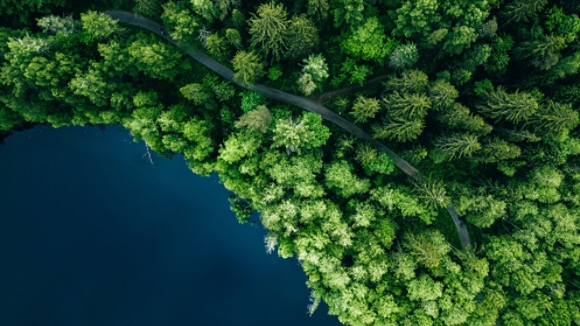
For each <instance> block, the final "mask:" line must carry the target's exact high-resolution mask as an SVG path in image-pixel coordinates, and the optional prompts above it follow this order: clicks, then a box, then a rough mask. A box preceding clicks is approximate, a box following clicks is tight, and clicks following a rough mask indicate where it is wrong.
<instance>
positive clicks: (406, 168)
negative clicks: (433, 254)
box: [105, 10, 471, 249]
mask: <svg viewBox="0 0 580 326" xmlns="http://www.w3.org/2000/svg"><path fill="white" fill-rule="evenodd" d="M105 14H106V15H109V16H110V17H111V18H113V19H116V20H118V21H119V22H121V23H126V24H130V25H133V26H138V27H142V28H145V29H147V30H149V31H151V32H153V33H155V34H156V35H158V36H160V37H161V38H163V39H165V40H166V41H167V42H169V43H171V44H173V45H175V46H177V47H179V48H180V49H181V50H183V51H184V52H185V53H187V54H188V55H189V56H191V57H192V58H194V59H195V60H197V61H198V62H199V63H201V64H203V65H204V66H206V67H207V68H209V69H210V70H212V71H214V72H215V73H217V74H218V75H220V76H222V77H224V78H225V79H227V80H229V81H230V82H232V83H234V84H236V85H238V86H240V87H242V88H245V89H248V90H251V91H254V92H258V93H260V94H262V95H264V96H266V97H269V98H271V99H274V100H278V101H281V102H284V103H288V104H292V105H296V106H298V107H300V108H303V109H305V110H308V111H311V112H315V113H318V114H319V115H320V116H321V117H322V118H324V119H325V120H328V121H330V122H332V123H334V124H335V125H337V126H339V127H341V128H342V129H344V130H346V131H348V132H350V133H352V134H354V135H355V136H357V137H358V138H359V139H361V140H365V141H369V142H371V143H372V144H373V145H374V146H375V147H377V148H378V149H380V150H382V151H383V152H385V153H386V154H387V155H389V156H390V157H391V158H392V159H393V160H394V161H395V165H396V166H397V167H398V168H399V169H401V170H402V171H403V172H405V174H407V175H408V176H409V177H411V178H417V177H418V176H419V171H418V170H417V169H416V168H415V167H413V166H412V165H411V164H409V163H408V162H407V161H405V160H403V159H402V158H401V157H400V156H399V155H397V154H396V153H395V152H393V151H392V150H391V149H390V148H388V147H387V146H385V145H384V144H382V143H381V142H380V141H378V140H376V139H374V138H373V137H372V136H371V135H370V134H368V133H367V132H365V131H364V130H362V129H361V128H359V127H357V126H355V125H354V124H352V123H351V122H349V121H348V120H346V119H345V118H343V117H342V116H340V115H338V114H336V113H335V112H333V111H331V110H330V109H328V108H326V107H325V106H323V105H322V104H321V101H323V100H324V99H325V98H328V97H332V96H335V95H338V94H341V93H344V92H346V91H350V90H355V89H360V88H362V87H361V86H358V85H357V86H353V87H346V88H344V89H339V90H336V91H332V92H327V93H322V94H318V95H317V96H315V97H314V98H306V97H302V96H297V95H293V94H289V93H286V92H282V91H280V90H277V89H274V88H270V87H267V86H263V85H252V86H247V85H244V84H243V83H242V82H241V81H238V80H236V79H234V72H233V71H232V70H230V69H228V68H227V67H225V66H224V65H222V64H221V63H219V62H217V61H216V60H214V59H212V58H211V57H210V56H208V55H207V54H205V53H204V52H202V51H201V50H198V49H196V50H189V49H186V48H184V47H182V46H180V45H179V44H178V43H177V41H176V40H174V39H173V38H172V37H171V36H170V35H169V32H168V30H167V29H166V28H165V27H163V26H161V25H160V24H158V23H156V22H154V21H152V20H150V19H148V18H145V17H142V16H139V15H136V14H133V13H130V12H125V11H118V10H111V11H106V12H105ZM387 77H388V76H387V75H384V76H379V77H375V79H377V80H375V79H372V80H370V81H369V82H367V83H366V84H365V85H368V84H370V83H374V82H377V81H379V80H382V79H385V78H387ZM323 97H324V98H323ZM447 211H448V212H449V215H451V217H452V218H453V222H454V223H455V227H456V228H457V233H458V234H459V239H460V240H461V246H462V247H463V249H467V247H468V246H470V245H471V240H470V238H469V232H468V231H467V226H466V225H465V222H463V220H462V219H461V218H460V217H459V215H458V214H457V212H456V211H455V207H454V206H452V205H448V206H447Z"/></svg>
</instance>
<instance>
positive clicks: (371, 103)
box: [350, 96, 381, 123]
mask: <svg viewBox="0 0 580 326" xmlns="http://www.w3.org/2000/svg"><path fill="white" fill-rule="evenodd" d="M380 109H381V105H380V104H379V100H378V99H376V98H365V97H362V96H359V97H358V98H357V99H356V102H355V103H354V105H353V107H352V112H350V114H351V115H352V116H353V117H354V121H355V122H363V123H364V122H367V120H368V119H372V118H374V117H375V116H376V114H377V113H378V112H379V110H380Z"/></svg>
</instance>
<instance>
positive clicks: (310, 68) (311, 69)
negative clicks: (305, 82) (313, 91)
mask: <svg viewBox="0 0 580 326" xmlns="http://www.w3.org/2000/svg"><path fill="white" fill-rule="evenodd" d="M304 63H305V65H304V67H302V71H303V72H304V73H305V74H309V75H311V76H312V79H313V80H314V81H316V82H318V83H320V82H323V81H324V80H326V78H328V65H327V64H326V60H325V59H324V57H323V56H322V54H318V55H314V54H312V55H310V56H308V58H307V59H304Z"/></svg>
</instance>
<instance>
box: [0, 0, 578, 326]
mask: <svg viewBox="0 0 580 326" xmlns="http://www.w3.org/2000/svg"><path fill="white" fill-rule="evenodd" d="M83 6H93V7H92V8H101V7H102V8H105V7H107V8H108V7H110V3H109V2H106V3H105V2H102V1H90V2H89V3H86V4H85V5H83ZM118 6H119V7H121V8H124V10H131V7H134V8H135V9H134V10H136V11H137V12H138V13H140V14H142V15H146V16H149V17H151V18H152V19H154V20H157V21H162V23H163V25H164V26H165V27H166V28H168V30H169V33H170V36H171V37H173V38H174V39H175V40H177V41H178V46H177V47H176V46H175V45H174V44H172V43H171V42H166V41H165V40H164V39H163V38H159V37H158V36H155V35H154V34H153V33H150V32H149V31H145V32H144V33H143V32H141V33H140V32H139V29H138V27H131V28H127V29H121V28H120V24H119V23H117V22H115V21H114V20H112V19H110V18H109V17H108V16H104V15H102V14H98V13H96V12H94V11H91V12H88V13H87V12H84V13H82V11H84V9H82V8H81V7H78V4H74V6H73V3H72V2H69V1H66V2H65V1H59V0H57V1H49V2H47V1H36V0H27V1H20V2H14V1H12V0H7V1H3V2H2V3H1V4H0V12H2V13H3V14H4V15H3V17H5V18H6V19H5V20H4V23H3V26H6V27H7V28H0V130H10V129H12V128H18V126H20V125H27V124H30V123H50V124H52V125H53V126H62V125H70V124H75V125H85V124H88V123H90V124H102V123H107V124H122V125H123V126H125V127H126V128H127V129H129V130H130V132H131V133H132V135H133V137H134V138H135V139H136V140H143V141H145V142H146V144H147V146H148V147H149V148H151V149H152V150H155V151H158V152H159V153H161V154H165V155H171V154H172V153H182V154H183V155H184V157H185V159H186V161H187V164H188V166H189V168H190V169H192V170H193V171H194V172H195V173H198V174H202V175H211V174H212V173H215V172H217V173H218V174H219V177H220V179H221V181H222V182H223V184H224V186H225V187H226V188H227V189H230V190H231V191H233V192H234V193H235V195H234V196H232V197H231V198H230V202H231V207H232V210H234V211H235V212H236V213H237V216H238V220H239V222H240V223H246V222H247V221H249V218H250V215H251V212H252V209H253V208H255V209H256V210H257V211H258V213H259V214H260V220H261V222H262V224H263V225H264V226H265V227H266V228H267V230H268V236H267V237H266V239H265V244H266V250H267V251H274V250H276V248H277V249H278V254H279V255H280V256H281V257H285V258H288V257H292V256H294V255H296V257H297V258H298V262H299V263H300V265H301V266H302V268H303V270H304V272H305V274H306V275H307V278H308V281H307V285H308V286H309V287H310V288H311V290H312V306H311V307H309V311H310V312H313V309H315V307H316V305H317V304H318V303H319V302H320V301H324V302H326V303H327V304H328V307H329V312H330V313H331V314H335V315H337V316H338V318H339V320H340V321H342V322H343V323H347V324H349V325H356V326H359V325H360V326H363V325H391V326H392V325H431V326H433V325H437V326H453V325H471V326H490V325H493V324H494V323H495V322H496V321H497V322H498V323H501V324H502V325H508V326H509V325H522V326H527V325H541V326H544V325H546V326H547V325H552V324H553V325H557V326H559V325H571V324H574V323H577V324H579V323H580V310H579V309H578V306H579V304H580V292H578V291H577V289H576V287H577V286H580V284H577V283H578V282H577V281H576V279H577V278H578V277H579V276H580V272H579V270H580V259H579V258H578V257H579V253H580V249H579V245H580V236H579V232H580V220H579V218H578V216H579V215H580V210H579V208H578V207H579V205H580V182H579V181H580V160H579V159H578V157H579V155H580V138H579V134H578V124H579V117H578V110H577V109H578V107H579V105H580V87H578V86H577V84H578V81H579V77H578V71H579V69H580V52H579V51H578V35H579V33H580V18H578V13H577V12H576V9H577V8H576V7H577V3H575V2H565V1H547V0H512V1H500V0H493V1H465V0H453V1H434V0H411V1H398V0H330V1H329V0H308V1H306V0H302V1H298V2H289V1H282V2H281V1H274V2H268V1H254V2H246V3H241V2H238V1H234V0H194V1H176V2H166V1H157V0H137V1H132V2H131V1H122V2H121V3H119V4H118ZM284 6H286V7H284ZM67 8H73V9H74V10H73V11H72V12H70V13H67V15H68V14H70V15H71V16H54V15H60V14H62V13H63V12H67V10H69V9H67ZM63 10H64V11H63ZM252 11H255V13H254V14H252ZM490 12H491V13H493V14H494V15H496V16H495V17H494V16H490ZM51 14H52V16H49V15H51ZM41 17H43V18H41ZM71 17H76V18H80V19H79V20H78V21H75V20H74V19H73V18H71ZM246 17H249V18H250V19H248V20H246ZM81 25H82V26H81ZM23 26H24V27H26V29H20V28H21V27H23ZM41 30H42V32H41ZM36 31H38V32H39V33H38V34H35V32H36ZM40 32H41V33H40ZM321 36H323V37H321ZM182 49H187V50H188V51H190V52H191V53H193V54H194V56H196V54H200V53H198V52H196V51H200V50H199V49H203V51H206V52H207V53H208V54H209V55H210V56H211V57H213V58H215V59H217V60H219V61H221V62H226V64H225V66H220V65H217V66H214V65H213V63H212V64H210V67H209V68H210V69H206V67H203V66H202V65H200V64H197V63H192V62H193V61H191V60H190V59H189V58H188V57H187V56H186V55H185V52H183V51H182ZM196 49H197V50H196ZM231 51H238V52H237V54H236V55H235V56H234V58H233V60H231V62H230V63H231V67H233V70H235V78H236V80H239V81H241V82H242V83H243V84H244V85H245V86H249V85H252V84H254V83H257V82H258V81H259V79H260V78H261V77H263V76H265V75H267V76H268V78H269V81H270V83H269V84H270V85H268V86H269V87H270V88H271V90H268V91H269V92H270V91H271V92H273V93H276V94H280V93H277V92H278V91H282V90H284V91H288V92H291V93H296V92H302V93H303V94H306V95H308V94H312V93H314V92H318V91H319V92H320V93H321V94H320V96H318V95H317V96H312V97H309V98H300V99H299V100H300V101H301V103H309V101H310V103H313V104H314V105H315V106H316V107H318V105H328V106H329V107H330V109H332V110H333V111H334V112H336V113H337V114H339V115H342V116H343V117H345V118H353V120H354V121H355V122H356V123H359V124H361V125H360V127H361V129H362V130H363V131H366V132H369V131H370V132H372V134H373V137H374V138H376V139H381V140H382V139H384V140H387V142H384V145H386V146H389V147H390V148H392V150H393V151H394V152H395V153H396V154H399V155H401V157H402V158H403V159H404V160H406V161H407V162H409V163H410V164H413V165H414V167H409V166H406V165H405V162H403V161H401V160H399V159H398V158H397V157H396V156H395V155H392V153H391V152H389V151H383V148H382V147H381V146H377V147H374V146H372V144H374V145H378V144H377V142H376V141H374V140H373V141H372V142H371V141H370V139H368V136H366V135H364V134H361V133H360V131H359V130H358V129H355V130H353V132H354V134H351V133H348V132H345V131H343V130H342V129H340V128H338V127H337V126H334V125H329V124H328V123H327V122H324V121H323V118H322V116H320V115H318V114H316V113H314V112H307V113H302V111H301V108H299V107H295V106H292V105H289V104H288V103H284V104H276V103H275V102H276V100H275V99H268V100H266V98H265V97H264V95H262V94H260V93H259V92H262V91H263V88H261V87H256V88H252V89H253V90H256V92H254V91H250V90H246V91H243V92H241V93H240V94H239V95H240V96H234V95H235V94H236V86H235V85H233V84H232V83H231V82H230V81H226V80H223V79H222V77H220V75H218V74H216V73H215V72H214V71H216V69H217V70H218V71H221V73H220V74H221V75H224V72H225V75H228V74H229V72H228V71H227V70H225V69H226V68H228V67H229V66H230V63H228V62H227V61H229V60H230V59H231V57H230V56H231V55H232V54H233V52H231ZM202 56H203V55H202ZM268 61H269V62H270V63H272V62H273V61H280V62H279V63H278V64H276V65H273V66H268V67H266V64H265V62H268ZM386 64H389V67H387V66H386ZM411 67H412V69H409V68H411ZM391 68H394V69H391ZM395 69H396V70H395ZM212 70H213V71H212ZM373 74H374V75H373ZM371 76H372V77H371ZM329 78H330V79H329ZM327 80H329V81H330V83H327V82H326V81H327ZM356 84H358V85H360V86H361V87H359V86H358V85H356ZM276 87H279V88H280V90H277V89H276ZM258 91H259V92H258ZM271 94H272V93H269V97H271ZM282 95H283V96H288V95H286V94H282ZM317 100H318V101H317ZM266 105H267V106H266ZM301 107H308V106H307V105H305V106H301ZM268 108H270V109H268ZM351 108H352V111H349V110H350V109H351ZM347 113H348V114H347ZM324 116H325V118H328V116H326V115H324ZM290 117H296V118H290ZM338 123H339V124H341V126H345V127H346V128H347V129H348V128H349V125H348V123H347V122H346V121H345V120H342V119H338ZM331 131H332V136H333V137H332V138H331V137H330V136H331ZM335 136H336V137H335ZM357 136H358V137H357ZM360 139H362V140H363V141H360ZM390 141H392V142H393V143H390ZM387 153H388V155H387ZM395 163H396V164H395ZM397 167H403V168H404V169H405V170H404V171H405V172H409V174H413V178H411V179H406V177H405V175H404V173H401V171H400V170H397V169H396V168H397ZM415 169H416V170H417V171H418V172H417V173H415ZM395 170H397V171H395ZM426 176H428V177H426ZM452 207H454V208H455V211H456V212H457V213H458V215H459V220H455V219H454V218H451V217H450V216H449V215H448V212H447V211H446V208H449V209H450V211H453V210H451V208H452ZM464 221H466V222H467V226H468V229H469V236H470V240H471V245H472V247H470V248H467V247H466V248H460V247H459V245H460V243H459V236H458V227H459V230H463V229H462V228H461V225H462V223H463V222H464ZM456 223H457V225H458V227H456ZM461 240H463V241H464V240H465V239H464V234H462V239H461Z"/></svg>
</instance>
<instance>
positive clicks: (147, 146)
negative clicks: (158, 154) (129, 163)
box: [141, 140, 155, 165]
mask: <svg viewBox="0 0 580 326" xmlns="http://www.w3.org/2000/svg"><path fill="white" fill-rule="evenodd" d="M145 149H146V150H147V153H145V154H143V156H142V157H141V158H143V157H145V156H148V157H149V162H151V165H155V164H154V163H153V158H152V157H151V151H149V144H147V141H146V140H145Z"/></svg>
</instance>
